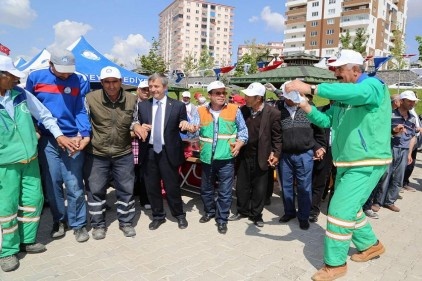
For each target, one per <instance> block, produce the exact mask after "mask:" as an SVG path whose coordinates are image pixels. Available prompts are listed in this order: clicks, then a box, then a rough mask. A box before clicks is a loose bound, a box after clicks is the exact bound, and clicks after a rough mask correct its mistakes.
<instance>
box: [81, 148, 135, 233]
mask: <svg viewBox="0 0 422 281" xmlns="http://www.w3.org/2000/svg"><path fill="white" fill-rule="evenodd" d="M84 173H85V182H86V187H87V195H88V208H89V214H90V215H91V225H92V227H105V226H106V223H105V210H106V194H107V187H108V183H109V179H110V174H111V176H112V177H113V179H114V188H115V190H116V197H117V202H116V205H117V219H118V220H119V225H132V222H133V218H134V217H135V200H134V198H133V182H134V180H135V173H134V164H133V154H132V153H129V154H126V155H123V156H120V157H114V158H112V157H102V156H96V155H92V154H88V153H87V155H86V162H85V167H84Z"/></svg>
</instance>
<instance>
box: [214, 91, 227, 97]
mask: <svg viewBox="0 0 422 281" xmlns="http://www.w3.org/2000/svg"><path fill="white" fill-rule="evenodd" d="M212 94H213V95H216V96H226V95H227V92H213V93H212Z"/></svg>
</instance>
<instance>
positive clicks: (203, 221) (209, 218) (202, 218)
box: [199, 214, 215, 223]
mask: <svg viewBox="0 0 422 281" xmlns="http://www.w3.org/2000/svg"><path fill="white" fill-rule="evenodd" d="M214 217H215V215H208V214H205V215H203V216H202V217H201V218H200V219H199V222H200V223H206V222H209V221H210V220H211V219H212V218H214Z"/></svg>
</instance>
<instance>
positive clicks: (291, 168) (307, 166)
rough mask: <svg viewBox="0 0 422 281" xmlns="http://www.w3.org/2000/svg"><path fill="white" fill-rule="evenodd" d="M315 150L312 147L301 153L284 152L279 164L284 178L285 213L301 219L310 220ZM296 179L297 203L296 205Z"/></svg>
mask: <svg viewBox="0 0 422 281" xmlns="http://www.w3.org/2000/svg"><path fill="white" fill-rule="evenodd" d="M313 156H314V152H313V151H312V150H311V149H310V150H308V151H306V152H303V153H301V154H289V153H286V152H283V153H282V160H281V162H280V164H279V166H278V168H279V173H280V175H281V178H282V195H283V203H284V214H285V215H288V216H297V218H298V219H299V220H308V219H309V214H310V211H311V205H312V169H313V166H314V160H313ZM295 179H296V189H297V205H298V211H297V213H296V207H295V197H296V193H295V188H294V185H293V184H294V180H295Z"/></svg>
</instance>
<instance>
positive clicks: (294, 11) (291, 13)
mask: <svg viewBox="0 0 422 281" xmlns="http://www.w3.org/2000/svg"><path fill="white" fill-rule="evenodd" d="M286 15H287V16H294V15H306V6H305V7H303V8H302V7H301V8H293V9H291V10H288V11H287V12H286Z"/></svg>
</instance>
